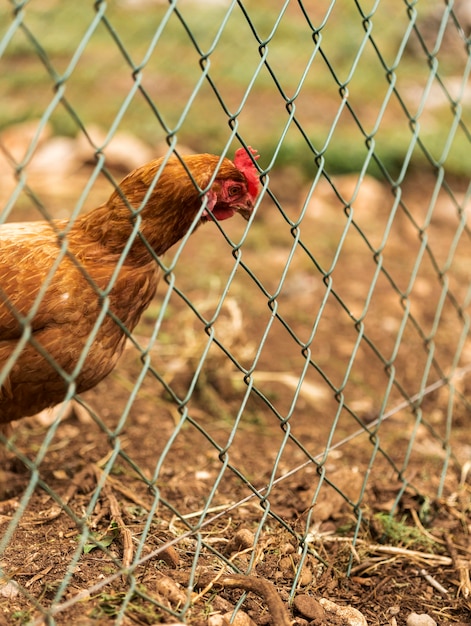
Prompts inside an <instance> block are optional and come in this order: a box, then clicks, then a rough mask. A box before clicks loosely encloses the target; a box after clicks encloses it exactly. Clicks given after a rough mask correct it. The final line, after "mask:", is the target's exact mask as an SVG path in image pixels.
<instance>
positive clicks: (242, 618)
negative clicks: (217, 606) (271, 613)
mask: <svg viewBox="0 0 471 626" xmlns="http://www.w3.org/2000/svg"><path fill="white" fill-rule="evenodd" d="M233 615H234V614H233V613H226V614H225V615H223V618H224V619H225V620H227V623H228V624H231V625H232V626H256V624H255V622H254V621H253V620H252V619H251V618H250V617H249V616H248V615H247V613H244V611H237V613H236V615H235V617H234V618H233ZM232 618H233V619H232ZM231 619H232V622H231ZM223 623H224V622H223Z"/></svg>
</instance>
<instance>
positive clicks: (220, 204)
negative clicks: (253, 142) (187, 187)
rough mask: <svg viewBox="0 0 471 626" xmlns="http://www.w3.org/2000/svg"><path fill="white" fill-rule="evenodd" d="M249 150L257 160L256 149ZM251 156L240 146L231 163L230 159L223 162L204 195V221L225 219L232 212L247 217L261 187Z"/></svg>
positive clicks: (231, 214) (202, 218) (202, 217)
mask: <svg viewBox="0 0 471 626" xmlns="http://www.w3.org/2000/svg"><path fill="white" fill-rule="evenodd" d="M249 150H250V152H251V154H252V158H253V159H255V160H256V159H258V157H259V155H258V153H257V151H256V150H253V149H252V148H250V147H249ZM252 158H251V157H250V156H249V154H248V153H247V152H246V150H244V148H239V149H238V150H237V151H236V153H235V157H234V161H233V162H231V161H229V159H225V160H224V161H223V162H222V164H221V167H220V169H219V171H218V173H217V177H216V179H215V181H214V183H213V184H212V185H211V189H210V190H209V191H207V192H206V194H205V195H206V207H205V209H204V210H203V213H202V216H201V220H202V221H203V222H206V221H208V220H210V219H212V218H213V219H216V220H218V221H221V220H225V219H228V218H230V217H232V216H233V215H235V213H239V214H240V215H242V217H244V218H245V219H247V220H248V219H249V217H250V215H251V213H252V211H253V208H254V204H255V200H256V198H257V195H258V192H259V187H260V181H259V177H258V172H257V168H256V167H255V165H254V163H253V160H252ZM208 182H209V181H208ZM207 184H208V183H206V185H205V186H207ZM211 216H212V217H211Z"/></svg>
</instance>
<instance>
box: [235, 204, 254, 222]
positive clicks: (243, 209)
mask: <svg viewBox="0 0 471 626" xmlns="http://www.w3.org/2000/svg"><path fill="white" fill-rule="evenodd" d="M253 207H254V205H253V202H252V200H247V202H246V203H245V204H241V205H240V206H239V207H237V213H238V214H239V215H241V216H242V217H243V218H244V220H247V221H248V220H249V219H250V216H251V215H252V212H253Z"/></svg>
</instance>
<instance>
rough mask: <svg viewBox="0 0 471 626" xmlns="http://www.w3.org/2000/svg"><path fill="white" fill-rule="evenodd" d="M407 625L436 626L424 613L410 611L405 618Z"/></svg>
mask: <svg viewBox="0 0 471 626" xmlns="http://www.w3.org/2000/svg"><path fill="white" fill-rule="evenodd" d="M406 624H407V626H437V622H436V621H435V620H434V619H433V618H432V617H430V615H427V614H426V613H421V614H420V615H419V614H418V613H411V614H410V615H409V617H408V618H407V622H406Z"/></svg>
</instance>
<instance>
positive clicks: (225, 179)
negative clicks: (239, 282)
mask: <svg viewBox="0 0 471 626" xmlns="http://www.w3.org/2000/svg"><path fill="white" fill-rule="evenodd" d="M238 159H239V167H236V165H237V160H238ZM247 159H248V155H247V154H246V153H244V155H241V154H240V153H239V157H237V153H236V159H235V161H234V164H233V163H232V162H231V161H229V160H228V159H225V160H224V161H223V162H222V164H221V166H220V168H219V170H218V174H217V176H216V180H215V182H214V184H213V185H212V187H211V189H210V190H209V191H208V192H207V194H206V195H207V199H206V200H207V209H205V210H204V211H203V212H202V218H201V221H206V220H207V219H208V218H209V212H211V213H212V214H213V216H214V218H215V219H226V218H227V217H231V216H232V215H233V214H234V213H235V212H236V211H239V212H241V213H242V214H245V215H246V216H247V212H250V210H251V209H252V208H253V201H254V199H255V196H256V193H257V191H258V188H257V189H256V188H255V186H254V185H255V182H254V173H255V168H254V167H253V164H252V163H251V162H250V163H249V161H248V160H247ZM185 162H186V164H187V167H188V168H189V170H190V172H191V173H192V176H193V178H194V180H195V181H196V182H197V184H198V186H199V187H200V188H201V189H205V188H206V187H207V186H208V184H209V182H210V180H211V176H212V175H213V173H214V171H215V168H216V166H217V165H218V162H219V159H218V157H215V156H212V155H196V156H194V157H187V158H186V159H185ZM161 166H162V161H161V160H160V159H157V160H156V161H153V162H151V163H149V164H147V165H145V166H143V167H142V168H139V169H138V170H135V171H134V172H132V173H131V174H129V175H128V176H127V177H126V178H125V179H124V180H123V181H122V182H121V184H120V191H115V192H114V193H113V194H112V195H111V197H110V199H109V200H108V202H107V203H105V204H104V205H102V206H101V207H98V208H97V209H95V210H94V211H91V212H90V213H88V214H87V215H85V216H83V217H80V218H79V219H78V220H77V221H76V222H75V224H74V225H73V226H72V227H69V223H68V221H67V220H64V221H59V220H57V221H54V222H53V223H52V224H49V223H42V222H32V223H29V224H11V225H4V226H1V227H0V423H6V422H10V421H12V420H16V419H19V418H21V417H24V416H27V415H34V414H35V413H37V412H39V411H40V410H42V409H44V408H46V407H49V406H53V405H55V404H58V403H59V402H62V401H63V400H64V397H65V396H66V393H67V391H68V389H69V386H70V385H71V384H72V385H73V387H71V389H72V391H73V392H76V393H80V392H83V391H86V390H87V389H90V388H91V387H93V386H94V385H96V384H97V383H98V382H99V381H100V380H102V379H103V378H104V377H105V376H106V375H107V374H108V373H109V372H110V371H111V370H112V369H113V367H114V366H115V364H116V361H117V360H118V358H119V356H120V354H121V352H122V350H123V347H124V343H125V341H126V332H125V331H123V328H122V326H123V327H125V328H126V329H127V330H128V331H132V330H133V329H134V327H135V326H136V324H137V322H138V321H139V318H140V316H141V314H142V312H143V311H144V310H145V309H146V307H147V306H148V305H149V303H150V301H151V299H152V297H153V296H154V293H155V290H156V287H157V282H158V264H157V262H156V260H155V258H154V255H160V254H163V253H164V252H165V251H166V250H167V249H168V248H169V247H170V246H172V245H173V244H174V243H176V242H177V241H178V240H179V239H181V237H183V236H184V235H185V234H186V232H187V231H188V229H189V228H190V226H191V224H192V223H193V222H194V220H195V218H196V216H197V214H198V212H199V211H201V203H202V197H201V194H200V192H199V191H198V189H197V188H196V187H195V185H194V183H193V182H192V181H191V179H190V178H189V176H188V174H187V173H186V170H185V168H184V167H183V166H182V165H181V164H180V162H179V161H178V160H177V159H176V158H173V159H171V160H170V161H169V163H168V164H167V165H166V166H165V168H164V169H163V171H162V173H161V175H160V178H159V179H158V182H157V184H156V185H155V188H154V189H153V190H152V191H151V192H150V193H149V187H151V188H152V185H153V182H154V179H155V175H156V173H157V172H158V171H159V169H160V168H161ZM250 168H252V169H250ZM244 172H245V173H244ZM146 195H148V196H149V197H148V198H147V197H146ZM130 207H132V208H130ZM133 209H134V210H135V212H133ZM64 244H65V246H64ZM64 250H66V251H65V253H64ZM120 264H121V265H120ZM118 265H120V269H119V271H117V267H118ZM117 320H119V322H118V321H117ZM121 325H122V326H121Z"/></svg>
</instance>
